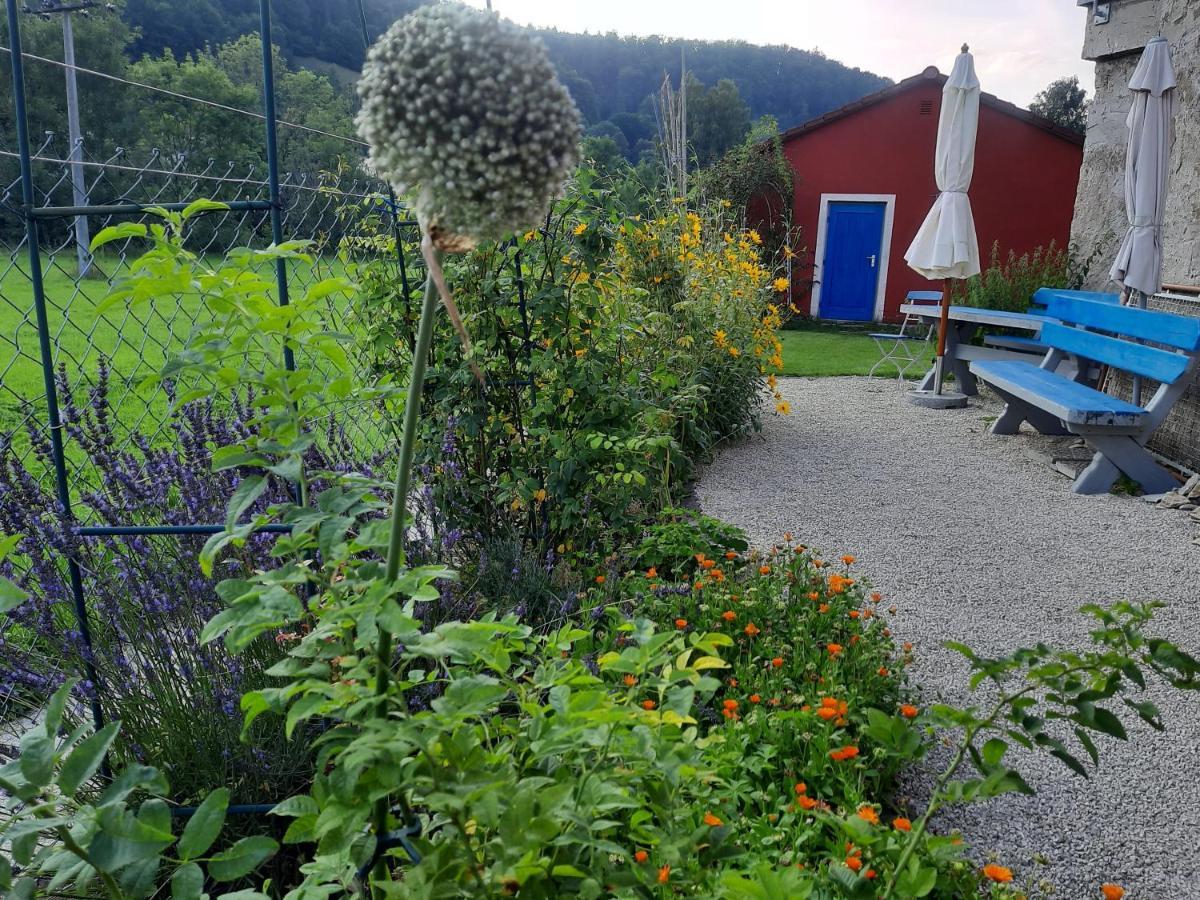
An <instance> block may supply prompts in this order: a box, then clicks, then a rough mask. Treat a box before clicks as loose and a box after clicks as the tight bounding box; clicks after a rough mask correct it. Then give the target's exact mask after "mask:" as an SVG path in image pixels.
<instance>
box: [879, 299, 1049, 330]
mask: <svg viewBox="0 0 1200 900" xmlns="http://www.w3.org/2000/svg"><path fill="white" fill-rule="evenodd" d="M900 312H902V313H905V314H907V315H914V316H920V317H921V318H923V319H937V318H938V317H940V316H941V309H940V307H938V306H937V305H936V304H933V303H905V304H904V305H903V306H901V307H900ZM950 319H951V320H952V321H955V322H974V323H976V324H978V325H994V326H996V327H998V328H1020V329H1023V330H1025V331H1032V332H1035V333H1036V332H1040V331H1041V330H1042V326H1043V325H1045V324H1046V317H1045V316H1038V315H1033V314H1032V313H1016V312H1007V311H1006V310H1003V309H979V308H977V307H974V306H951V307H950Z"/></svg>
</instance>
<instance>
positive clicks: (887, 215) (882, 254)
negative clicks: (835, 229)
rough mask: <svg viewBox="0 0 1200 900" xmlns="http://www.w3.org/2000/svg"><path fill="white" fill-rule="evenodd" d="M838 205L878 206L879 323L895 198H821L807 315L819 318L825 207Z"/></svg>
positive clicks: (877, 285) (876, 306) (833, 196)
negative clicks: (880, 215) (880, 218)
mask: <svg viewBox="0 0 1200 900" xmlns="http://www.w3.org/2000/svg"><path fill="white" fill-rule="evenodd" d="M840 201H848V202H851V203H882V204H883V205H884V207H883V237H882V238H881V239H880V247H879V278H878V279H876V285H875V321H876V322H881V321H883V304H884V298H885V297H886V295H887V273H888V262H889V261H890V258H891V255H892V222H893V219H894V218H895V213H896V195H895V194H822V195H821V212H820V216H819V217H818V218H817V249H816V254H815V259H814V265H813V279H814V283H813V290H812V298H811V300H810V306H809V315H811V316H812V317H813V318H814V319H816V318H819V317H820V315H821V312H820V311H821V269H822V267H823V266H824V265H825V238H826V235H827V232H826V226H827V225H828V221H829V204H830V203H837V202H840Z"/></svg>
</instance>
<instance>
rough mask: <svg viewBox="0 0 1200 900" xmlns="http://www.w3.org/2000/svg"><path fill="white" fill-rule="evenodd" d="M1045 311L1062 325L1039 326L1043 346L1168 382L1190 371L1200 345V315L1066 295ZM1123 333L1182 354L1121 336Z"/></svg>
mask: <svg viewBox="0 0 1200 900" xmlns="http://www.w3.org/2000/svg"><path fill="white" fill-rule="evenodd" d="M1047 315H1048V316H1049V317H1050V318H1051V319H1058V320H1060V321H1062V322H1063V323H1065V324H1062V325H1060V324H1058V323H1057V322H1047V323H1046V324H1045V325H1043V326H1042V333H1041V341H1042V343H1043V344H1046V345H1047V346H1049V347H1054V348H1056V349H1058V350H1062V351H1065V352H1067V353H1075V354H1078V355H1079V356H1082V357H1084V358H1085V359H1091V360H1095V361H1096V362H1098V363H1103V364H1104V365H1108V366H1112V367H1113V368H1116V369H1122V370H1124V371H1126V372H1133V373H1134V374H1136V375H1142V376H1144V377H1146V378H1153V379H1154V380H1155V381H1161V382H1164V383H1167V384H1170V383H1172V382H1174V381H1175V380H1176V379H1178V378H1179V376H1180V375H1182V374H1183V373H1184V372H1186V371H1187V370H1188V364H1189V362H1190V361H1191V357H1192V356H1194V355H1195V354H1196V352H1197V350H1198V349H1200V319H1193V318H1191V317H1189V316H1176V315H1172V314H1171V313H1164V312H1156V311H1153V310H1147V309H1132V308H1130V307H1128V306H1113V305H1112V304H1110V303H1096V302H1094V301H1089V300H1080V299H1077V298H1075V297H1065V296H1056V297H1052V298H1050V303H1049V305H1048V308H1047ZM1071 326H1079V327H1071ZM1085 329H1093V330H1091V331H1089V330H1085ZM1098 332H1106V333H1105V334H1100V333H1098ZM1126 337H1128V338H1136V339H1137V340H1143V341H1153V342H1154V343H1155V344H1162V345H1166V346H1168V347H1174V348H1176V349H1178V350H1182V351H1183V352H1182V353H1174V352H1172V351H1170V350H1163V349H1160V348H1158V347H1148V346H1146V345H1144V344H1137V343H1134V342H1133V341H1129V340H1122V338H1126Z"/></svg>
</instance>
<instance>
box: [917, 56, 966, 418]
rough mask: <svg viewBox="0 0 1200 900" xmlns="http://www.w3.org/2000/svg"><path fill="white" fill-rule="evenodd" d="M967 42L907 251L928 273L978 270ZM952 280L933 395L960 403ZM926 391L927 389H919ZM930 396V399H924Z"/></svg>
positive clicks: (945, 297)
mask: <svg viewBox="0 0 1200 900" xmlns="http://www.w3.org/2000/svg"><path fill="white" fill-rule="evenodd" d="M969 49H970V48H968V47H967V45H966V44H963V48H962V53H960V54H959V55H958V58H957V59H955V61H954V68H953V70H951V72H950V77H949V78H947V79H946V84H945V87H943V88H942V110H941V114H940V116H939V117H938V136H937V150H936V152H935V153H934V164H933V170H934V177H935V180H936V181H937V187H938V191H939V193H938V198H937V200H936V201H934V204H933V208H932V209H930V210H929V215H927V216H926V217H925V221H924V222H923V223H922V224H921V228H920V230H918V231H917V236H916V237H914V238H913V241H912V244H911V245H910V246H909V248H908V251H907V252H906V253H905V254H904V259H905V261H906V262H907V263H908V265H909V267H910V268H912V269H914V270H916V271H917V272H920V273H921V274H922V275H924V276H925V277H926V278H929V279H931V280H933V279H943V280H945V279H951V278H970V277H971V276H972V275H978V274H979V240H978V238H977V237H976V236H975V220H974V218H973V217H972V215H971V201H970V199H969V198H968V197H967V190H968V188H970V187H971V175H972V174H973V172H974V170H975V135H976V132H977V131H978V130H979V79H978V78H977V77H976V76H975V60H974V59H973V58H972V57H971V54H970V52H969ZM949 314H950V285H949V282H948V281H947V284H946V286H945V290H943V292H942V316H941V322H940V323H939V325H938V344H937V363H936V369H935V373H934V389H933V392H932V394H933V396H934V397H935V398H944V402H939V401H935V402H936V404H937V405H939V406H942V405H951V404H952V403H953V404H961V403H965V402H966V398H965V397H963V396H962V395H961V394H958V395H950V394H946V393H945V392H944V391H943V390H942V375H943V367H944V364H945V356H946V331H947V328H948V327H949ZM914 393H922V392H914ZM925 399H929V398H925Z"/></svg>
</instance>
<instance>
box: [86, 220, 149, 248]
mask: <svg viewBox="0 0 1200 900" xmlns="http://www.w3.org/2000/svg"><path fill="white" fill-rule="evenodd" d="M145 236H146V226H145V225H142V224H139V223H137V222H122V223H121V224H120V225H110V226H108V227H107V228H104V229H101V231H100V233H99V234H98V235H96V236H95V237H94V238H92V244H91V249H92V252H95V251H96V250H98V249H100V248H101V247H103V246H104V245H105V244H111V243H112V242H113V241H121V240H125V239H126V238H135V237H145Z"/></svg>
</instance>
